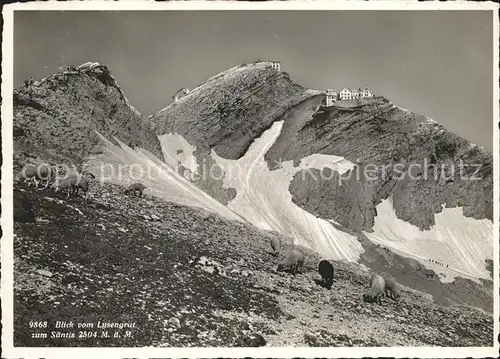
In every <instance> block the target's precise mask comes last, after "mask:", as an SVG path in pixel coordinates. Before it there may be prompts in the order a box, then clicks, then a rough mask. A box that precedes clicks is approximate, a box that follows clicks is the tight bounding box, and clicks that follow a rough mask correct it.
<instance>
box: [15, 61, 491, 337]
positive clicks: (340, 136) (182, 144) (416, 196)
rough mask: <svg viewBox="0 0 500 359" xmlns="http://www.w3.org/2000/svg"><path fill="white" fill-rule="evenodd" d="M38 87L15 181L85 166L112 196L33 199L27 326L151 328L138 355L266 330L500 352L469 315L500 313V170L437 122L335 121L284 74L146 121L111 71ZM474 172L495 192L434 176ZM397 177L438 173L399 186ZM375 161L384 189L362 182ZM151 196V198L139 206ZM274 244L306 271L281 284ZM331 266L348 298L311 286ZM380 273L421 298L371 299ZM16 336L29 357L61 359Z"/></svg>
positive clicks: (394, 116) (183, 102)
mask: <svg viewBox="0 0 500 359" xmlns="http://www.w3.org/2000/svg"><path fill="white" fill-rule="evenodd" d="M27 85H28V86H26V87H24V88H20V89H16V91H15V94H14V96H15V97H14V98H15V106H14V138H15V158H14V166H15V168H16V169H17V170H18V169H20V168H21V167H22V165H23V164H24V163H26V161H38V162H41V161H46V162H49V163H51V164H52V165H54V166H56V168H59V167H60V166H61V165H62V164H68V163H69V162H71V163H76V164H77V165H78V167H79V168H83V167H85V168H87V169H88V170H90V171H91V172H92V173H94V175H95V176H96V180H95V181H93V182H92V184H91V191H90V202H89V204H88V206H85V205H83V204H82V203H81V202H80V200H79V199H78V198H76V199H70V200H69V201H67V200H64V199H62V197H61V198H57V196H55V194H54V193H53V192H52V190H51V189H49V190H46V191H32V190H31V189H28V188H26V187H24V186H23V185H22V184H16V190H15V192H14V209H15V222H16V227H15V235H16V239H15V252H16V253H15V255H16V269H15V275H16V278H18V279H16V308H17V309H16V316H17V317H18V318H19V320H24V319H23V318H28V317H33V315H34V314H33V313H35V314H36V316H41V318H48V319H49V318H51V317H54V313H57V316H60V317H61V318H63V317H64V316H66V317H67V318H68V319H69V318H70V317H72V316H73V318H76V319H81V320H88V321H92V320H94V319H95V320H97V319H98V318H104V319H106V318H109V319H112V318H115V319H116V318H123V319H126V320H135V321H137V323H140V325H141V326H142V328H143V329H142V332H143V333H144V334H141V336H140V337H136V338H135V339H133V340H131V341H127V343H131V344H133V345H136V344H137V345H156V344H158V345H197V344H199V345H250V344H248V340H249V335H250V334H251V333H257V334H260V335H262V336H264V337H265V340H266V342H267V343H269V344H271V345H457V346H458V345H489V344H488V343H489V340H490V337H491V335H489V333H490V332H491V331H492V328H491V321H492V319H491V315H490V314H485V313H483V312H482V311H481V310H476V309H470V307H477V308H481V309H482V310H485V311H486V312H490V313H491V312H492V306H493V294H492V280H491V278H492V266H491V260H492V258H493V257H492V230H493V226H492V223H491V217H492V158H491V154H488V153H486V152H485V151H484V150H483V149H481V148H479V147H478V146H474V145H471V144H470V143H468V142H467V141H465V140H463V139H461V138H459V137H457V136H455V135H453V134H451V133H449V132H447V131H446V130H445V129H444V128H442V126H440V125H439V124H437V123H435V122H433V121H431V120H429V119H427V118H425V117H424V116H419V115H416V114H414V113H411V112H409V111H407V110H404V109H400V108H398V107H396V106H394V105H393V104H392V103H390V101H388V100H387V99H384V98H380V97H377V98H374V99H373V100H369V101H366V102H364V103H361V104H359V105H356V106H346V105H345V104H344V105H342V104H341V103H339V104H338V105H337V106H335V107H333V108H328V109H327V108H324V107H323V106H322V104H323V103H324V94H323V93H322V92H320V91H313V90H308V89H305V88H303V87H301V86H299V85H297V84H295V83H294V82H293V81H292V80H291V79H290V78H289V76H288V75H287V74H286V73H283V72H279V71H277V70H275V69H273V68H272V67H271V66H270V63H267V62H257V63H251V64H245V65H241V66H238V67H235V68H232V69H229V70H227V71H225V72H223V73H221V74H219V75H216V76H214V77H212V78H210V79H209V80H207V81H206V82H204V83H203V84H201V85H200V86H199V87H197V88H195V89H192V90H191V91H189V92H186V94H185V96H183V97H181V98H180V99H179V101H178V102H174V103H172V104H170V105H169V106H167V107H166V108H165V109H163V110H162V111H160V112H159V113H157V114H154V115H151V116H149V117H144V116H142V115H140V114H138V113H137V111H135V109H134V108H133V107H132V106H131V105H130V104H129V103H128V101H127V100H126V98H125V96H124V95H123V93H122V92H121V90H120V89H119V86H118V85H117V83H116V81H115V80H114V79H113V78H112V76H111V74H110V72H109V70H108V69H107V68H106V67H105V66H102V65H99V64H92V63H88V64H84V65H82V66H80V67H78V68H75V67H71V68H70V69H69V70H68V71H64V72H62V73H59V74H55V75H53V76H50V77H48V78H47V79H43V80H40V81H36V82H34V83H33V84H27ZM82 119H83V120H82ZM66 136H69V137H66ZM426 159H428V160H429V161H431V163H430V164H429V163H426V162H425V160H426ZM460 161H465V162H467V163H474V162H479V163H480V164H481V168H480V169H479V173H478V174H476V175H477V176H481V179H480V180H475V181H468V180H465V179H463V178H460V177H459V176H457V175H456V174H455V175H454V176H453V177H450V176H449V173H448V172H446V174H447V175H448V177H447V178H444V179H442V178H441V179H436V180H434V177H433V174H434V172H432V169H431V168H429V165H432V164H441V163H445V164H447V165H451V164H457V163H460ZM396 164H402V166H403V169H407V168H408V167H410V165H412V164H421V165H422V166H421V167H420V168H418V169H417V168H416V167H415V166H414V167H413V169H412V171H416V173H415V178H414V179H405V180H400V179H397V178H396V174H397V173H396V172H395V171H393V170H391V169H393V168H394V165H396ZM369 165H375V166H377V167H376V171H375V175H376V177H375V178H366V176H365V177H363V176H362V177H359V178H356V176H354V175H353V173H355V172H356V171H360V169H364V168H367V167H368V166H369ZM423 165H426V166H423ZM104 167H105V168H107V169H110V168H111V170H112V172H113V175H112V176H111V175H109V174H108V173H105V172H104V171H103V168H104ZM448 168H450V166H448ZM145 170H147V172H146V173H145V172H144V171H145ZM419 170H420V172H419ZM468 170H469V171H471V170H472V171H474V170H475V168H473V167H471V168H468ZM384 171H385V172H384ZM423 171H428V173H430V175H429V176H428V177H427V179H425V178H424V174H423V173H422V172H423ZM138 172H141V173H139V177H136V176H135V175H137V174H138ZM321 173H323V174H326V178H322V177H321V176H320V175H319V174H321ZM361 173H363V171H361ZM468 174H469V175H470V174H471V173H470V172H468ZM314 177H315V178H316V179H314ZM138 180H139V181H140V182H143V183H144V184H146V185H147V187H148V188H147V190H146V197H147V198H146V199H136V198H131V197H126V196H124V195H123V187H124V186H126V185H128V184H130V183H131V182H136V181H138ZM32 207H33V208H32ZM206 211H208V212H206ZM272 233H274V234H272ZM272 235H276V236H280V237H282V238H283V240H284V241H285V242H287V243H288V246H291V245H292V243H293V244H294V245H298V246H301V247H303V248H304V250H305V251H306V252H307V268H306V271H305V272H304V273H303V274H302V275H299V276H298V277H296V278H293V279H291V278H290V277H289V276H286V275H281V274H277V273H275V272H274V268H275V266H276V264H277V262H276V261H277V260H278V259H273V258H272V257H271V256H270V254H269V253H268V251H269V250H268V247H269V243H268V241H269V239H270V236H272ZM320 256H321V258H328V259H330V260H333V261H335V268H336V271H337V273H338V281H337V283H336V285H335V286H334V287H335V288H334V290H332V291H326V290H324V289H323V288H321V287H318V286H316V285H315V283H314V280H315V279H317V278H316V277H315V271H316V266H317V263H318V262H319V260H320V259H321V258H320ZM345 260H348V261H349V262H346V261H345ZM368 271H373V272H388V273H390V274H391V275H393V276H395V277H396V278H397V279H398V281H399V282H400V283H402V284H403V285H405V286H406V287H407V294H406V295H405V296H404V297H405V299H404V300H403V301H402V302H401V303H399V304H398V303H393V302H391V301H389V302H388V303H386V305H385V306H382V307H380V306H374V305H373V306H372V305H369V304H366V303H363V302H361V301H360V298H361V297H360V294H361V293H362V291H364V290H366V283H367V278H368V277H369V273H368ZM40 273H41V274H40ZM47 273H49V274H47ZM111 282H113V283H116V285H115V284H113V285H111ZM89 288H90V289H91V290H89ZM68 303H69V304H68ZM116 303H118V304H119V305H118V306H116ZM442 306H446V308H444V307H442ZM51 308H56V309H54V311H52V309H51ZM93 311H94V312H95V313H94V314H92V315H89V314H88V313H89V312H93ZM128 312H129V313H130V315H128V314H127V313H128ZM43 313H46V314H43ZM51 313H52V314H51ZM200 313H201V314H200ZM325 313H326V314H325ZM436 318H437V319H436ZM76 319H74V320H76ZM332 322H334V323H335V325H333V326H332ZM20 323H21V322H20ZM212 323H215V324H212ZM339 323H341V324H340V325H339ZM360 323H365V324H366V325H365V324H364V325H365V326H364V327H363V326H361V325H360ZM379 323H382V324H381V325H379ZM19 325H20V327H18V328H17V331H18V333H19V335H18V337H17V338H16V340H18V341H19V343H23V345H24V344H26V343H31V344H33V343H35V342H36V343H35V344H34V345H48V344H43V343H42V342H38V341H36V340H35V342H33V339H31V338H29V335H28V333H27V331H26V328H25V327H22V325H23V324H19ZM488 326H489V327H488ZM350 327H355V328H356V330H355V331H349V330H348V329H349V328H350ZM318 328H319V329H318ZM464 328H466V329H464ZM443 330H446V332H444V331H443ZM481 333H483V334H481ZM484 333H486V334H487V335H486V334H484ZM104 342H106V343H108V344H105V345H122V344H123V343H124V342H122V341H117V342H113V343H111V342H109V341H106V340H104ZM104 342H102V343H104ZM44 343H47V342H44ZM97 343H101V342H100V341H98V342H97ZM120 343H121V344H120ZM200 343H201V344H200ZM433 343H434V344H433ZM464 343H465V344H464ZM73 345H88V343H87V344H82V343H81V342H75V343H74V344H73ZM92 345H93V344H92ZM96 345H99V344H96Z"/></svg>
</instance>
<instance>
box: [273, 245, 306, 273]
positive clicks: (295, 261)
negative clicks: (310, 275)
mask: <svg viewBox="0 0 500 359" xmlns="http://www.w3.org/2000/svg"><path fill="white" fill-rule="evenodd" d="M303 266H304V253H302V251H301V250H300V249H296V248H295V249H292V250H291V251H290V253H288V255H287V256H286V258H285V259H283V260H282V261H281V263H280V264H278V268H277V270H278V272H283V271H290V272H291V273H292V274H293V275H296V274H297V271H298V270H299V268H300V270H301V271H302V268H303Z"/></svg>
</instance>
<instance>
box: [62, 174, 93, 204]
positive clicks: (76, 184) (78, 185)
mask: <svg viewBox="0 0 500 359" xmlns="http://www.w3.org/2000/svg"><path fill="white" fill-rule="evenodd" d="M80 189H81V190H82V191H83V193H84V195H83V199H84V201H87V192H88V190H89V181H88V180H87V179H86V178H85V177H84V176H83V175H81V174H79V173H77V174H72V175H69V176H67V177H65V178H63V179H62V180H61V181H59V183H58V184H57V185H56V193H57V192H59V191H63V190H67V191H68V195H67V196H66V198H68V197H69V196H70V195H75V194H76V195H78V191H79V190H80Z"/></svg>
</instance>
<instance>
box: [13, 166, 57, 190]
mask: <svg viewBox="0 0 500 359" xmlns="http://www.w3.org/2000/svg"><path fill="white" fill-rule="evenodd" d="M53 174H54V172H53V171H52V167H50V166H49V165H47V164H40V165H28V166H25V167H24V168H23V170H22V172H21V178H24V183H28V185H30V184H29V182H30V181H33V182H34V183H35V187H37V188H38V184H39V183H40V182H43V181H45V187H44V188H47V187H48V185H49V183H50V181H51V179H52V177H53Z"/></svg>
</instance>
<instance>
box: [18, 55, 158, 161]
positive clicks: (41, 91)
mask: <svg viewBox="0 0 500 359" xmlns="http://www.w3.org/2000/svg"><path fill="white" fill-rule="evenodd" d="M144 121H145V120H144V118H143V117H142V116H141V115H140V114H139V112H138V111H137V110H136V109H135V108H134V107H132V106H131V105H130V103H129V102H128V100H127V98H126V97H125V96H124V94H123V92H122V90H121V89H120V87H119V86H118V83H117V82H116V80H115V79H114V78H113V76H112V75H111V72H110V71H109V69H108V68H107V67H106V66H104V65H100V64H98V63H86V64H83V65H81V66H78V67H75V66H70V67H68V69H67V70H65V71H62V72H59V73H56V74H54V75H51V76H49V77H47V78H44V79H41V80H38V81H35V82H30V81H27V82H26V83H25V85H24V86H21V87H19V88H17V89H15V90H14V143H15V149H16V150H17V152H20V151H25V152H29V153H31V154H35V155H36V156H40V157H46V158H52V159H54V160H56V161H59V162H71V163H77V164H78V163H81V162H82V161H83V160H84V158H85V157H86V156H88V155H89V154H91V153H93V154H98V153H100V152H101V151H102V148H101V143H100V140H99V137H98V135H97V134H96V132H98V133H100V134H101V135H102V136H104V137H105V138H107V139H109V140H110V141H113V139H114V137H116V138H118V139H119V140H121V141H122V142H123V143H125V144H127V145H129V146H132V147H135V146H138V147H142V148H145V149H147V150H149V151H150V152H152V153H153V154H154V155H156V156H158V157H159V158H162V157H161V156H162V152H161V147H160V143H159V141H158V138H157V137H156V135H155V134H154V133H153V132H151V131H149V130H148V128H147V126H145V122H144Z"/></svg>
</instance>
